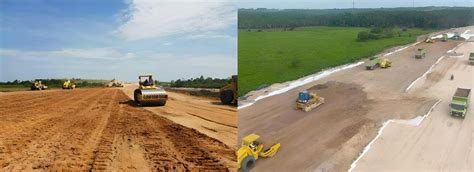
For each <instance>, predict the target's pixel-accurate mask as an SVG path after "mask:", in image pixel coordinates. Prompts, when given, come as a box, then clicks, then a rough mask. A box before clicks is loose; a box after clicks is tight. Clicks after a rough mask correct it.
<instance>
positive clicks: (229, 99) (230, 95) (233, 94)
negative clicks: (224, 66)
mask: <svg viewBox="0 0 474 172" xmlns="http://www.w3.org/2000/svg"><path fill="white" fill-rule="evenodd" d="M219 97H220V99H221V102H222V104H225V105H229V104H232V105H237V98H238V96H237V75H233V76H232V79H231V82H230V83H229V84H227V85H225V86H224V87H222V88H221V89H220V90H219Z"/></svg>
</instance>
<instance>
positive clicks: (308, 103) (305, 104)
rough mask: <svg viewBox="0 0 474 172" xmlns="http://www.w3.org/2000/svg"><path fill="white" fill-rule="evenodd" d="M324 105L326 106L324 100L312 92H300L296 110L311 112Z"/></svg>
mask: <svg viewBox="0 0 474 172" xmlns="http://www.w3.org/2000/svg"><path fill="white" fill-rule="evenodd" d="M322 104H324V98H323V97H320V96H318V95H317V94H316V93H315V92H310V91H302V92H299V93H298V98H297V99H296V109H300V110H303V111H305V112H309V111H311V110H313V109H314V108H316V107H318V106H320V105H322Z"/></svg>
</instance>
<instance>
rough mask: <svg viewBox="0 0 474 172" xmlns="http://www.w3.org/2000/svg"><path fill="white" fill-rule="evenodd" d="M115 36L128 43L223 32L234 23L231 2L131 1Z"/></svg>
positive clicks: (223, 0) (206, 0)
mask: <svg viewBox="0 0 474 172" xmlns="http://www.w3.org/2000/svg"><path fill="white" fill-rule="evenodd" d="M128 3H129V8H128V10H126V11H125V12H123V17H124V18H125V19H123V20H124V21H125V23H124V24H123V25H121V26H120V27H119V28H118V29H117V30H116V33H118V35H119V36H120V37H122V38H125V39H127V40H141V39H149V38H159V37H165V36H170V35H175V34H183V33H191V34H192V33H198V32H208V31H216V30H220V29H225V28H227V27H229V26H231V25H233V24H236V23H237V12H236V6H235V5H234V4H233V3H232V2H231V0H156V1H153V0H130V1H129V2H128Z"/></svg>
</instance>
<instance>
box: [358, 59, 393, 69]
mask: <svg viewBox="0 0 474 172" xmlns="http://www.w3.org/2000/svg"><path fill="white" fill-rule="evenodd" d="M391 66H392V62H391V61H390V60H388V59H379V58H377V57H371V58H370V60H369V61H368V62H367V63H366V65H365V69H367V70H374V69H375V68H376V67H380V68H383V69H385V68H389V67H391Z"/></svg>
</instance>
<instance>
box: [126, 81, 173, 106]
mask: <svg viewBox="0 0 474 172" xmlns="http://www.w3.org/2000/svg"><path fill="white" fill-rule="evenodd" d="M138 80H139V82H138V88H137V89H135V91H134V92H133V97H134V100H135V102H136V103H138V104H140V105H143V106H148V105H158V106H164V105H165V104H166V101H167V100H168V94H167V93H166V91H165V89H163V88H161V87H159V86H157V85H156V84H155V81H154V80H153V75H150V74H146V75H140V76H139V77H138Z"/></svg>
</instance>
